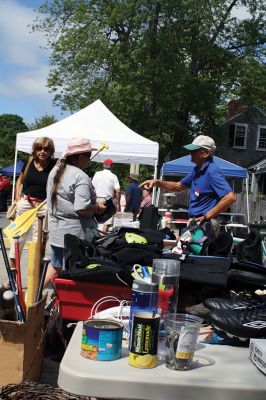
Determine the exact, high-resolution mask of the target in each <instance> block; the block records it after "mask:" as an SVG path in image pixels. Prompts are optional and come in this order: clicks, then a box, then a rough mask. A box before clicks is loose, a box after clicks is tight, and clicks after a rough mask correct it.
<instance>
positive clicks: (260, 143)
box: [257, 125, 266, 151]
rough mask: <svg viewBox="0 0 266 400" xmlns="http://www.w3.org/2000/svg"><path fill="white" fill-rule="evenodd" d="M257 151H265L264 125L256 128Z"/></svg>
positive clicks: (265, 136) (265, 133) (265, 134)
mask: <svg viewBox="0 0 266 400" xmlns="http://www.w3.org/2000/svg"><path fill="white" fill-rule="evenodd" d="M257 150H262V151H266V125H259V126H258V136H257Z"/></svg>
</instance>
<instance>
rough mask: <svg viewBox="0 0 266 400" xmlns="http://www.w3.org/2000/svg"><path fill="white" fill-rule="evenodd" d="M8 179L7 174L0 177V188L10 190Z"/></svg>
mask: <svg viewBox="0 0 266 400" xmlns="http://www.w3.org/2000/svg"><path fill="white" fill-rule="evenodd" d="M10 186H11V184H10V180H9V179H8V177H7V176H1V177H0V190H10Z"/></svg>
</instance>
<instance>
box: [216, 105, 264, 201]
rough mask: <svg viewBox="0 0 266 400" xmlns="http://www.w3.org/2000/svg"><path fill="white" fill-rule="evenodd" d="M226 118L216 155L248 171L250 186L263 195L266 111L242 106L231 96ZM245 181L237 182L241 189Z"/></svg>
mask: <svg viewBox="0 0 266 400" xmlns="http://www.w3.org/2000/svg"><path fill="white" fill-rule="evenodd" d="M228 106H229V107H228V118H227V120H226V121H225V122H224V123H223V124H221V127H220V128H221V138H222V140H223V141H222V142H221V143H219V142H218V143H217V144H218V149H217V152H216V155H217V156H218V157H221V158H223V159H224V160H226V161H230V162H232V163H234V164H237V165H239V166H240V167H244V168H247V169H248V171H249V190H250V191H251V192H252V193H253V194H258V193H261V194H264V195H266V112H265V111H264V110H262V109H261V108H260V107H258V106H252V107H243V106H242V105H241V104H240V103H239V101H237V100H231V101H230V103H229V105H228ZM244 183H245V182H236V187H234V190H235V191H236V192H240V191H241V190H243V189H244V187H243V184H244Z"/></svg>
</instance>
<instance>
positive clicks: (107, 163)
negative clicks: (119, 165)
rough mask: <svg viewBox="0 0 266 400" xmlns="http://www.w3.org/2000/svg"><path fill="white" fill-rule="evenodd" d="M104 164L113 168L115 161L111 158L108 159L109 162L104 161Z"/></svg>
mask: <svg viewBox="0 0 266 400" xmlns="http://www.w3.org/2000/svg"><path fill="white" fill-rule="evenodd" d="M103 164H104V165H110V166H111V165H113V161H112V160H111V159H110V158H108V159H107V160H104V162H103Z"/></svg>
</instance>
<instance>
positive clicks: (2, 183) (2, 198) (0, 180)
mask: <svg viewBox="0 0 266 400" xmlns="http://www.w3.org/2000/svg"><path fill="white" fill-rule="evenodd" d="M9 192H10V180H9V179H8V177H7V176H5V175H1V176H0V211H2V212H5V211H7V199H8V196H9Z"/></svg>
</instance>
